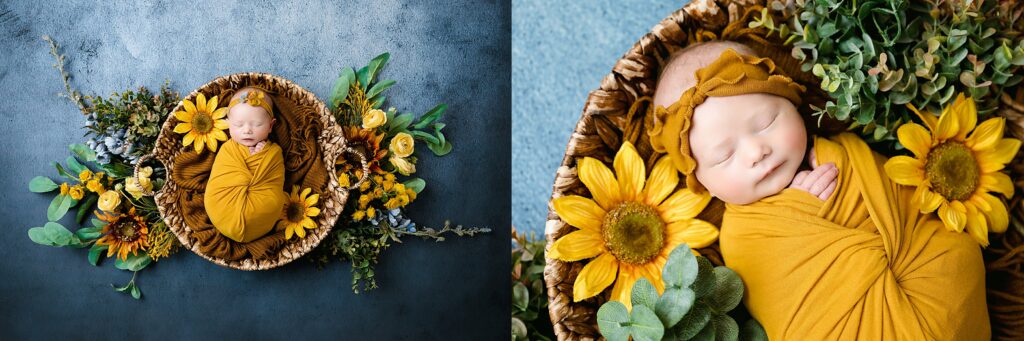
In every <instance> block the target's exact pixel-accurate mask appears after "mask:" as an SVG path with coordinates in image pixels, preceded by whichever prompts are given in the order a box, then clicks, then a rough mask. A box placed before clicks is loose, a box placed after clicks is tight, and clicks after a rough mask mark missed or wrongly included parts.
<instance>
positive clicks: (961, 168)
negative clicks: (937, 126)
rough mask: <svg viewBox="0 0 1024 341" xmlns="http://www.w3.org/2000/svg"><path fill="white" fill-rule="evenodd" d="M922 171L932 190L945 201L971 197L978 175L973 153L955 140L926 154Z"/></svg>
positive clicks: (978, 170)
mask: <svg viewBox="0 0 1024 341" xmlns="http://www.w3.org/2000/svg"><path fill="white" fill-rule="evenodd" d="M924 172H925V176H926V177H927V178H928V182H930V183H931V186H932V190H934V191H935V192H936V193H939V194H940V195H942V196H943V197H945V198H946V199H947V200H960V201H964V200H967V199H969V198H970V197H971V194H973V193H974V190H975V189H977V187H978V180H979V177H980V174H981V173H980V169H979V168H978V161H977V160H975V159H974V154H973V153H972V152H971V150H970V149H969V148H967V146H966V145H964V144H963V143H962V142H957V141H946V142H945V143H943V144H940V145H938V146H936V147H935V148H933V149H932V150H931V151H930V152H928V162H927V163H925V165H924Z"/></svg>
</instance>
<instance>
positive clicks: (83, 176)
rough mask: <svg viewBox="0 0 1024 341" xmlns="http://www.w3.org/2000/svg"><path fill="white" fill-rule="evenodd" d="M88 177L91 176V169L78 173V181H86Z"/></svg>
mask: <svg viewBox="0 0 1024 341" xmlns="http://www.w3.org/2000/svg"><path fill="white" fill-rule="evenodd" d="M90 178H92V171H90V170H88V169H86V170H84V171H82V172H81V173H78V181H81V182H86V181H89V179H90Z"/></svg>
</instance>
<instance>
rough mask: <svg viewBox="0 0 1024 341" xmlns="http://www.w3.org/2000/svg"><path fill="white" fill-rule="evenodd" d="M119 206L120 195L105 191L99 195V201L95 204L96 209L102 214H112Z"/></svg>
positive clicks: (115, 192)
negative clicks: (102, 212) (101, 211)
mask: <svg viewBox="0 0 1024 341" xmlns="http://www.w3.org/2000/svg"><path fill="white" fill-rule="evenodd" d="M120 204H121V194H120V193H118V192H117V191H106V192H103V194H100V200H99V201H97V202H96V207H99V209H100V210H103V211H104V212H114V210H116V209H117V206H118V205H120Z"/></svg>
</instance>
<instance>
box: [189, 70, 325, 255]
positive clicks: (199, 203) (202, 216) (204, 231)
mask: <svg viewBox="0 0 1024 341" xmlns="http://www.w3.org/2000/svg"><path fill="white" fill-rule="evenodd" d="M266 90H267V94H268V95H269V96H272V97H273V100H274V106H275V108H274V112H275V113H278V115H277V116H276V118H277V123H275V124H274V129H273V132H272V133H271V135H270V137H269V138H270V139H271V140H272V141H274V142H276V143H278V144H279V145H280V146H281V149H282V150H284V157H285V188H282V189H281V190H282V191H285V192H290V191H291V188H292V185H298V186H299V187H300V188H312V189H313V191H312V193H315V194H318V195H319V194H322V193H323V191H324V190H325V189H326V187H327V181H328V173H327V172H328V170H327V168H326V166H325V165H324V163H323V162H320V160H321V159H322V158H323V156H322V155H320V149H318V148H317V144H316V143H317V141H316V138H317V136H319V135H320V126H319V125H318V122H317V119H318V118H317V115H316V112H315V111H314V110H315V108H313V107H312V106H309V105H298V104H296V103H295V102H293V101H292V100H290V99H288V98H284V97H279V96H275V92H274V90H273V89H266ZM233 94H234V90H226V91H223V92H221V93H220V94H217V96H218V98H231V96H232V95H233ZM212 95H213V94H210V96H212ZM215 158H216V154H214V153H209V152H204V153H202V154H199V155H197V154H195V153H181V154H179V155H178V157H177V158H176V159H175V162H174V171H173V172H171V174H172V176H173V177H174V181H175V182H176V183H178V185H179V187H180V189H179V191H178V192H177V195H178V198H177V202H178V205H179V207H180V208H181V211H182V212H181V213H182V216H184V219H185V222H186V223H187V224H188V226H189V227H190V228H191V229H192V231H193V232H192V234H191V236H189V237H190V238H191V239H192V240H193V241H194V242H195V244H196V245H198V248H199V250H200V251H201V252H203V253H205V254H208V255H210V256H214V257H220V258H223V259H225V260H239V259H243V258H252V259H256V260H260V259H267V258H268V257H272V256H273V255H275V254H276V251H277V250H278V249H279V248H280V247H281V246H282V245H283V244H284V243H285V239H284V230H283V229H277V230H275V231H274V232H272V233H270V234H267V235H266V236H263V237H261V238H259V239H256V240H253V241H251V242H248V243H239V242H236V241H233V240H231V239H229V238H227V237H226V236H224V235H222V234H221V233H220V232H218V231H217V229H216V228H214V227H213V224H212V223H210V217H209V216H208V215H207V213H206V209H205V207H204V205H203V193H204V191H205V190H206V182H207V180H208V179H209V177H210V170H211V169H212V168H213V161H214V159H215Z"/></svg>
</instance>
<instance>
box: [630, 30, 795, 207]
mask: <svg viewBox="0 0 1024 341" xmlns="http://www.w3.org/2000/svg"><path fill="white" fill-rule="evenodd" d="M696 78H697V85H694V86H693V87H691V88H689V89H687V90H686V92H683V95H682V96H680V97H679V101H677V102H675V103H673V104H672V105H670V106H669V107H668V108H665V107H662V106H658V107H657V108H654V115H653V117H654V128H652V129H650V130H648V131H647V135H649V136H650V138H651V146H652V147H654V150H655V151H657V152H661V153H668V156H669V158H670V159H671V160H672V163H673V164H674V165H675V166H676V169H678V170H679V172H681V173H683V174H684V175H686V187H687V188H690V189H691V190H693V191H696V192H703V191H704V186H702V185H701V184H700V183H699V182H697V177H696V176H694V175H693V171H694V170H695V169H696V168H697V161H696V160H694V158H693V155H692V154H691V152H690V139H689V136H690V126H691V123H690V121H691V119H692V118H693V111H694V109H695V108H697V106H699V105H701V104H702V103H704V101H705V100H706V99H707V98H708V97H727V96H736V95H743V94H750V93H767V94H772V95H777V96H782V97H785V98H786V99H789V101H790V102H793V105H795V106H800V103H801V99H800V94H801V93H802V92H804V91H805V90H806V88H804V86H802V85H800V84H797V83H796V82H794V81H793V80H792V79H791V78H789V77H787V76H785V75H784V74H783V72H782V70H781V69H776V68H775V63H774V62H772V60H771V59H768V58H757V57H753V56H746V55H742V54H740V53H738V52H736V51H735V50H733V49H727V50H725V52H722V55H721V56H719V57H718V59H717V60H715V61H714V62H713V63H711V65H708V66H706V67H704V68H701V69H700V70H697V72H696Z"/></svg>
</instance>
